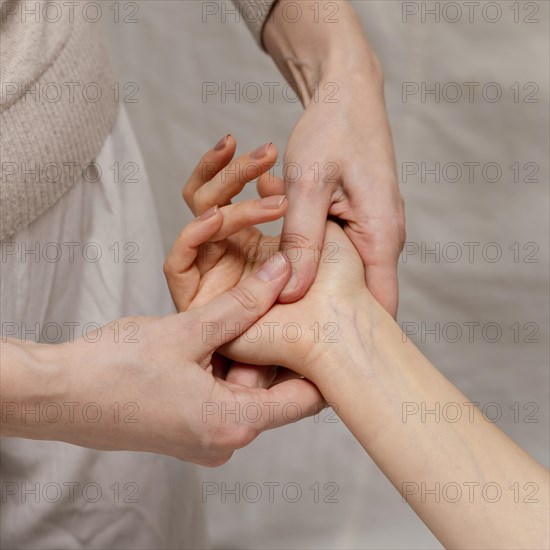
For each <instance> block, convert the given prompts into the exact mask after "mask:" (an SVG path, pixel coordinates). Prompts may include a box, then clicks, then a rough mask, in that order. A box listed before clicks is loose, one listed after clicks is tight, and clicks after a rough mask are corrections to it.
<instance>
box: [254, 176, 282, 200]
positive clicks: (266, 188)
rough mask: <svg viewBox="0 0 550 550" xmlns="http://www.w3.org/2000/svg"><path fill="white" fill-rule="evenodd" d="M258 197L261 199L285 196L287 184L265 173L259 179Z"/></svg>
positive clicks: (257, 185) (257, 186)
mask: <svg viewBox="0 0 550 550" xmlns="http://www.w3.org/2000/svg"><path fill="white" fill-rule="evenodd" d="M256 189H257V190H258V195H260V197H270V196H272V195H284V194H285V182H284V181H283V180H282V179H281V178H279V177H277V176H275V175H273V174H270V173H269V172H265V173H264V174H262V175H261V176H260V177H259V178H258V183H257V184H256Z"/></svg>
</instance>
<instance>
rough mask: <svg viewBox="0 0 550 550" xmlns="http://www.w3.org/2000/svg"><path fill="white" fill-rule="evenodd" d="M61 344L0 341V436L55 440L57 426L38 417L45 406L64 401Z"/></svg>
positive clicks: (66, 382) (65, 379) (65, 377)
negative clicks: (0, 343) (0, 411)
mask: <svg viewBox="0 0 550 550" xmlns="http://www.w3.org/2000/svg"><path fill="white" fill-rule="evenodd" d="M62 350H64V347H63V346H62V345H48V346H46V345H43V344H36V343H34V342H25V343H23V342H20V341H18V340H13V339H11V338H7V339H5V340H3V342H2V346H1V352H0V354H1V355H0V379H1V382H2V383H1V385H0V401H1V410H2V415H1V420H0V422H1V423H0V427H1V430H0V433H1V435H2V436H9V437H25V438H29V439H57V438H58V436H60V432H61V428H62V426H61V423H59V422H47V421H45V419H44V417H43V416H42V417H41V415H40V411H43V410H44V406H45V405H47V404H48V403H57V404H61V403H63V402H64V401H67V391H68V380H67V371H66V369H64V368H63V367H62V364H63V362H64V359H63V352H62Z"/></svg>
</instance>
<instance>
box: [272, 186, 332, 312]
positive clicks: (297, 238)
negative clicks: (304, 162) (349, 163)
mask: <svg viewBox="0 0 550 550" xmlns="http://www.w3.org/2000/svg"><path fill="white" fill-rule="evenodd" d="M287 198H288V210H287V214H286V217H285V221H284V224H283V232H282V234H281V245H280V246H281V251H282V252H283V253H284V254H285V255H286V256H287V258H288V259H289V260H290V262H291V263H292V275H291V277H290V280H289V282H288V284H287V286H286V287H285V289H284V291H283V292H282V293H281V296H280V297H279V301H280V302H281V303H291V302H295V301H296V300H299V299H300V298H301V297H302V296H303V295H304V294H305V293H306V292H307V291H308V289H309V287H310V286H311V284H312V283H313V280H314V279H315V275H316V273H317V266H318V262H319V257H320V251H321V250H322V248H323V241H324V235H325V227H326V223H327V213H328V210H329V207H330V203H331V190H330V189H329V188H328V187H320V186H319V184H317V183H315V184H309V183H300V184H293V185H290V186H289V187H288V189H287Z"/></svg>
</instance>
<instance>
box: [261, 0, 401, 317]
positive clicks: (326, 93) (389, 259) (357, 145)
mask: <svg viewBox="0 0 550 550" xmlns="http://www.w3.org/2000/svg"><path fill="white" fill-rule="evenodd" d="M291 4H295V3H294V2H292V1H291V0H279V1H278V2H277V4H276V5H275V8H274V9H273V12H272V14H271V16H270V17H269V18H268V21H267V24H266V25H265V28H264V32H263V41H264V44H265V47H266V50H267V51H268V52H269V54H270V55H271V57H272V58H273V60H274V61H275V64H276V65H277V67H278V68H279V70H280V71H281V73H282V74H283V75H284V76H285V78H286V79H287V81H288V82H289V83H290V84H291V85H293V86H294V87H295V89H296V91H297V93H298V95H299V97H301V99H302V103H303V105H304V108H305V110H304V113H303V115H302V116H301V118H300V119H299V120H298V122H297V124H296V126H295V127H294V129H293V131H292V133H291V135H290V138H289V140H288V144H287V147H286V151H285V154H284V163H283V164H284V166H285V167H299V168H298V169H297V170H296V169H294V168H293V169H292V170H286V169H285V172H284V175H285V182H284V184H285V185H284V187H283V186H281V185H280V184H279V183H277V182H274V183H273V184H272V189H271V190H270V193H271V194H283V193H286V195H287V197H288V202H289V208H288V212H287V215H286V216H285V222H284V227H283V232H282V237H281V249H282V250H283V251H289V253H288V257H289V259H290V260H291V261H292V260H293V259H295V260H294V261H293V275H292V276H291V280H290V281H289V283H288V285H287V286H286V288H285V290H284V292H283V293H282V295H281V297H280V301H281V302H287V303H290V302H294V301H296V300H298V299H299V298H301V297H302V296H303V295H304V294H305V292H306V291H307V289H308V288H309V287H310V286H311V284H312V282H313V280H314V278H315V274H316V271H317V267H318V256H316V255H315V254H313V253H312V252H311V251H312V250H313V249H314V248H315V247H316V248H322V246H323V238H324V231H325V222H326V219H327V215H329V214H330V215H331V216H338V217H339V218H340V219H341V220H342V221H343V222H344V231H345V232H346V235H347V236H348V237H349V238H350V239H351V241H352V242H353V244H354V245H355V248H356V249H357V251H358V252H359V256H360V257H361V260H362V262H363V265H364V274H365V280H366V283H367V286H368V288H369V290H370V291H371V294H372V295H373V296H374V297H375V298H376V299H377V300H378V302H380V303H381V304H382V306H383V307H384V308H385V309H386V310H387V311H388V312H389V313H390V314H391V315H393V316H394V317H395V315H396V313H397V307H398V284H397V261H398V258H399V254H400V252H401V250H402V248H403V243H404V241H405V217H404V208H403V199H402V197H401V194H400V192H399V187H398V179H397V171H396V162H395V153H394V148H393V143H392V136H391V131H390V126H389V121H388V116H387V111H386V105H385V101H384V79H383V74H382V70H381V67H380V63H379V61H378V59H377V57H376V55H375V53H374V51H373V49H372V47H371V45H370V44H369V42H368V41H367V39H366V37H365V35H364V33H363V30H362V28H361V25H360V22H359V20H358V18H357V15H356V13H355V11H354V10H353V8H352V6H351V4H350V3H349V2H347V1H345V0H344V1H338V2H331V1H329V0H300V7H301V14H302V16H301V17H300V18H299V21H293V19H294V16H293V15H292V14H294V13H295V11H296V9H295V8H294V7H292V5H291ZM336 8H337V12H335V9H336ZM287 10H288V11H287ZM315 89H317V92H314V91H313V90H315ZM312 167H313V168H312ZM296 249H299V250H300V252H297V251H296ZM290 251H291V252H290ZM296 258H299V259H296Z"/></svg>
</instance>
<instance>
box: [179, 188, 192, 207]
mask: <svg viewBox="0 0 550 550" xmlns="http://www.w3.org/2000/svg"><path fill="white" fill-rule="evenodd" d="M181 195H182V197H183V200H184V201H185V204H187V206H189V208H193V196H194V193H193V191H192V190H191V188H190V187H189V184H187V185H186V186H185V187H184V188H183V190H182V192H181Z"/></svg>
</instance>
